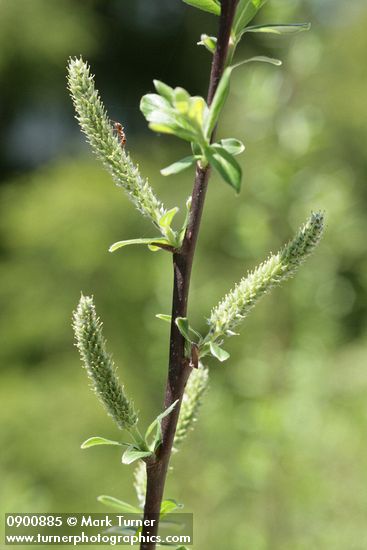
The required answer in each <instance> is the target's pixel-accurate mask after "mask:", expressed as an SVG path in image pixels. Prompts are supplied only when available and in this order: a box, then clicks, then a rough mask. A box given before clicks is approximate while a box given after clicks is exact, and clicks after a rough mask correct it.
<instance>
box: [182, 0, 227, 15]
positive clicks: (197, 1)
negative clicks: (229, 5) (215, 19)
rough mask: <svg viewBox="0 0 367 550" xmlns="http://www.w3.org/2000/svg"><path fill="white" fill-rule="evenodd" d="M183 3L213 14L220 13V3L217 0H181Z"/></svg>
mask: <svg viewBox="0 0 367 550" xmlns="http://www.w3.org/2000/svg"><path fill="white" fill-rule="evenodd" d="M183 1H184V2H185V4H189V6H193V7H194V8H198V9H199V10H203V11H208V12H209V13H213V14H214V15H220V4H219V2H218V0H183Z"/></svg>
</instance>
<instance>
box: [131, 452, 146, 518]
mask: <svg viewBox="0 0 367 550" xmlns="http://www.w3.org/2000/svg"><path fill="white" fill-rule="evenodd" d="M146 485H147V472H146V465H145V462H143V461H142V460H139V462H138V464H137V466H136V468H135V471H134V488H135V492H136V496H137V499H138V502H139V505H140V507H141V508H144V503H145V494H146Z"/></svg>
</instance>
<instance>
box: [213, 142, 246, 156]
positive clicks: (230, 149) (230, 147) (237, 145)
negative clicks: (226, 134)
mask: <svg viewBox="0 0 367 550" xmlns="http://www.w3.org/2000/svg"><path fill="white" fill-rule="evenodd" d="M219 144H220V145H221V146H222V147H223V149H225V150H226V151H227V153H229V154H230V155H240V154H241V153H243V151H244V150H245V146H244V144H243V143H242V141H240V140H239V139H235V138H227V139H222V140H221V141H220V142H219Z"/></svg>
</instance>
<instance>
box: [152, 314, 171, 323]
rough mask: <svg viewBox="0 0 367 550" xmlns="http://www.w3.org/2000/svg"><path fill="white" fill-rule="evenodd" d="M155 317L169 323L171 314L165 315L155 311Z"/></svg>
mask: <svg viewBox="0 0 367 550" xmlns="http://www.w3.org/2000/svg"><path fill="white" fill-rule="evenodd" d="M156 317H157V319H161V320H162V321H166V322H167V323H170V322H171V319H172V315H165V314H164V313H157V315H156Z"/></svg>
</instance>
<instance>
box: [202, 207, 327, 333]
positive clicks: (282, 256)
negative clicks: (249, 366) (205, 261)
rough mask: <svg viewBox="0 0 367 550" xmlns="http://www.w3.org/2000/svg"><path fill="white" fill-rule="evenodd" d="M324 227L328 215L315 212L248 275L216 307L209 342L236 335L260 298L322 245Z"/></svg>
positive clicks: (211, 322) (210, 324)
mask: <svg viewBox="0 0 367 550" xmlns="http://www.w3.org/2000/svg"><path fill="white" fill-rule="evenodd" d="M323 227H324V215H323V214H322V213H321V212H316V213H312V214H311V216H310V218H309V219H308V220H307V222H306V223H305V224H304V225H303V226H302V227H301V228H300V229H299V231H298V233H297V235H296V236H295V238H294V239H293V240H292V241H290V242H289V243H288V244H287V245H286V246H285V247H284V248H283V249H282V250H280V251H279V252H278V254H276V255H271V256H270V257H269V258H268V260H266V261H265V262H264V263H262V264H261V265H260V266H259V267H257V268H256V269H255V270H254V271H253V272H252V273H249V274H248V275H247V277H244V278H243V279H242V280H241V281H240V282H239V283H238V284H237V285H236V286H235V287H234V289H233V290H231V291H230V292H229V293H228V294H227V295H226V296H225V297H224V298H223V300H222V301H221V302H220V303H219V304H218V305H217V306H216V307H215V308H214V309H213V310H212V312H211V315H210V318H209V320H208V323H209V326H210V330H209V333H208V335H207V337H206V339H205V340H206V341H215V340H217V339H218V338H222V337H224V336H232V335H233V330H234V329H235V328H236V327H237V325H239V324H240V323H241V322H242V321H243V319H244V318H245V317H246V316H247V315H248V313H249V312H250V311H251V309H252V308H253V307H254V306H255V304H256V303H257V302H258V300H259V299H260V298H261V297H262V296H264V295H265V294H267V293H268V292H269V291H270V290H271V289H272V288H273V287H274V286H277V285H279V284H280V283H281V282H283V281H285V280H286V279H288V278H289V277H291V276H292V275H293V274H294V273H295V271H296V270H297V268H298V267H299V266H300V265H301V264H302V263H303V262H304V260H305V259H306V258H307V257H308V256H309V255H310V254H311V252H312V251H313V250H314V249H315V247H316V246H317V245H318V243H319V241H320V239H321V236H322V232H323Z"/></svg>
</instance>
